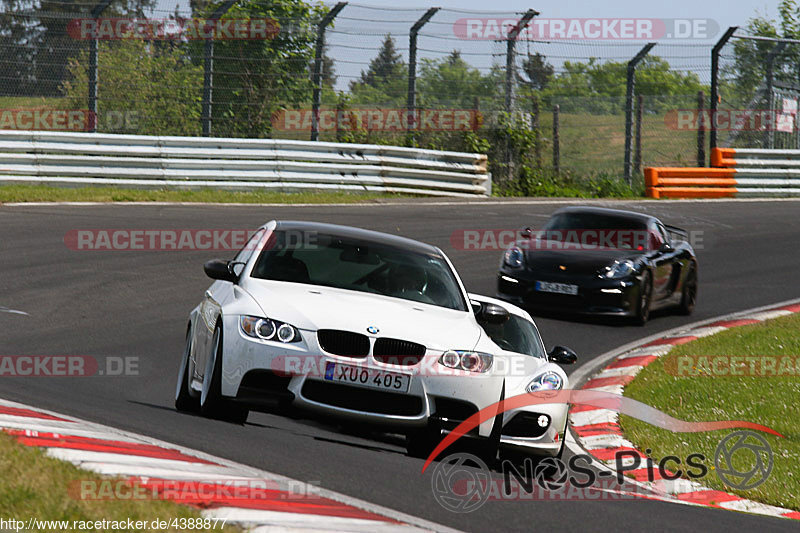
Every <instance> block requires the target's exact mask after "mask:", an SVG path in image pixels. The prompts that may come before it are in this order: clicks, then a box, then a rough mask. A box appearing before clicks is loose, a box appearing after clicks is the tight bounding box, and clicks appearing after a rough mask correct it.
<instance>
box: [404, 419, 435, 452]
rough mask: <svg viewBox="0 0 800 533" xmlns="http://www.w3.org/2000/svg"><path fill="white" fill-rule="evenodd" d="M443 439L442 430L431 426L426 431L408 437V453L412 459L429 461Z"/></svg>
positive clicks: (410, 434)
mask: <svg viewBox="0 0 800 533" xmlns="http://www.w3.org/2000/svg"><path fill="white" fill-rule="evenodd" d="M441 439H442V432H441V430H440V429H438V428H436V427H434V426H433V425H429V426H428V427H426V428H425V429H422V430H419V431H415V432H413V433H409V434H408V435H406V451H407V452H408V455H409V456H411V457H416V458H418V459H427V458H428V456H429V455H430V454H431V452H433V450H434V449H435V448H436V446H437V445H438V444H439V441H441Z"/></svg>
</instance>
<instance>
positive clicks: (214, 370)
mask: <svg viewBox="0 0 800 533" xmlns="http://www.w3.org/2000/svg"><path fill="white" fill-rule="evenodd" d="M212 346H213V348H212V350H211V353H210V354H209V358H208V364H207V365H206V372H205V373H204V374H203V394H202V395H201V397H200V412H201V413H202V414H203V416H206V417H208V418H216V419H218V420H225V421H227V422H232V423H234V424H244V423H245V422H246V421H247V416H248V415H249V414H250V410H249V409H247V408H245V407H242V406H240V405H237V404H236V403H235V402H233V401H231V400H228V399H226V398H223V396H222V326H220V325H219V324H217V327H216V328H215V329H214V338H213V340H212Z"/></svg>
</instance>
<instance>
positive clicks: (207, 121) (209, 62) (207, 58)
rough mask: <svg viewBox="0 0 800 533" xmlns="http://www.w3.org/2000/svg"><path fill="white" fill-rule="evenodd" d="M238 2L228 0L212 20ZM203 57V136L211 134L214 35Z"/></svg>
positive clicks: (206, 45)
mask: <svg viewBox="0 0 800 533" xmlns="http://www.w3.org/2000/svg"><path fill="white" fill-rule="evenodd" d="M235 3H236V0H227V1H226V2H225V3H224V4H222V5H221V6H219V7H218V8H217V9H216V10H215V11H214V13H212V14H211V20H214V21H215V20H218V19H219V18H220V17H221V16H222V15H224V14H225V12H227V11H228V10H229V9H230V8H231V7H232V6H233V4H235ZM203 55H204V59H203V115H202V122H203V137H208V136H210V135H211V106H212V102H213V94H212V93H213V90H214V37H213V36H212V37H210V38H208V39H206V42H205V47H204V54H203Z"/></svg>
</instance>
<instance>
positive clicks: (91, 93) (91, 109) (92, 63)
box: [88, 0, 113, 133]
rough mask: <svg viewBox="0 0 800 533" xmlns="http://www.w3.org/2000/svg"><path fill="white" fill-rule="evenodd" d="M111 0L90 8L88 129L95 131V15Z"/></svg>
mask: <svg viewBox="0 0 800 533" xmlns="http://www.w3.org/2000/svg"><path fill="white" fill-rule="evenodd" d="M112 1H113V0H102V1H101V2H100V3H99V4H97V5H96V6H94V7H93V8H92V18H93V19H94V21H95V27H94V35H93V36H92V38H91V39H90V40H89V72H88V74H89V131H90V132H92V133H94V132H96V131H97V80H98V73H97V70H98V68H97V51H98V48H99V43H98V39H97V17H99V16H100V15H102V14H103V11H105V10H106V8H107V7H108V6H109V4H111V2H112Z"/></svg>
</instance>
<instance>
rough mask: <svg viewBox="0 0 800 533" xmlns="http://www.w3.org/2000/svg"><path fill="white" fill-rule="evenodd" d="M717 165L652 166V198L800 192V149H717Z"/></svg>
mask: <svg viewBox="0 0 800 533" xmlns="http://www.w3.org/2000/svg"><path fill="white" fill-rule="evenodd" d="M711 165H712V166H713V167H716V168H665V167H648V168H646V169H645V170H644V177H645V186H646V192H647V196H650V197H652V198H727V197H736V196H749V197H767V196H795V195H800V150H766V149H755V148H754V149H750V148H714V149H713V150H712V151H711Z"/></svg>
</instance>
